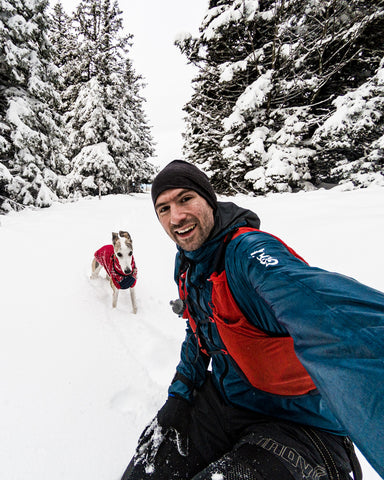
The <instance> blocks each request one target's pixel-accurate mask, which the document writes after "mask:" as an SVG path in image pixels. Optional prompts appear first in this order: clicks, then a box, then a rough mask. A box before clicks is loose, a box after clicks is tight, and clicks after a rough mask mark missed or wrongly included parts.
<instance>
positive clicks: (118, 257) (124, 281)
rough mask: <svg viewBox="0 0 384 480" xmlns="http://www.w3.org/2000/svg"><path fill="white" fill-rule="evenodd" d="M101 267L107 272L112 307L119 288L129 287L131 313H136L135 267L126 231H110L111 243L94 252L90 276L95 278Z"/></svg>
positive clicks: (129, 239)
mask: <svg viewBox="0 0 384 480" xmlns="http://www.w3.org/2000/svg"><path fill="white" fill-rule="evenodd" d="M102 268H104V270H105V271H106V272H107V277H108V278H109V283H110V285H111V288H112V291H113V294H112V308H116V305H117V299H118V297H119V290H121V289H123V290H124V289H127V288H129V291H130V294H131V301H132V309H133V313H136V312H137V305H136V293H135V285H136V278H137V268H136V265H135V259H134V258H133V248H132V239H131V236H130V235H129V233H128V232H124V231H122V230H120V231H119V233H118V234H117V233H116V232H112V245H104V246H103V247H101V248H99V250H97V251H96V252H95V254H94V258H93V260H92V275H91V278H97V277H98V275H99V272H100V270H101V269H102Z"/></svg>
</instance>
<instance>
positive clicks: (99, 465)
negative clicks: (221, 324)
mask: <svg viewBox="0 0 384 480" xmlns="http://www.w3.org/2000/svg"><path fill="white" fill-rule="evenodd" d="M221 200H224V198H223V197H222V198H221ZM231 200H233V201H235V202H236V203H238V204H239V205H241V206H243V207H247V208H251V209H252V210H254V211H256V212H257V213H258V214H259V216H260V217H261V220H262V228H263V230H266V231H270V232H271V233H274V234H275V235H278V236H279V237H281V238H282V239H283V240H284V241H286V242H287V243H288V244H289V245H291V246H292V247H293V248H294V249H295V250H296V251H298V253H300V254H301V255H302V256H303V257H304V258H305V259H306V260H307V261H309V263H310V264H312V265H317V266H319V267H323V268H326V269H329V270H333V271H339V272H342V273H345V274H346V275H350V276H352V277H355V278H357V279H358V280H360V281H362V282H363V283H366V284H368V285H370V286H372V287H374V288H377V289H379V290H384V278H383V275H382V272H383V270H384V257H383V255H382V245H383V244H384V221H383V219H384V201H383V200H384V188H378V187H376V188H375V187H372V188H368V189H364V190H354V191H348V192H341V191H338V190H331V191H325V190H319V191H314V192H307V193H304V192H302V193H297V194H275V195H269V196H266V197H250V196H238V197H236V198H235V199H231ZM120 229H121V230H127V231H128V232H129V233H130V234H131V236H132V238H133V246H134V255H135V261H136V264H137V267H138V281H137V287H136V295H137V302H138V313H137V314H136V315H134V314H133V313H132V310H131V304H130V295H129V292H127V291H122V292H120V295H119V300H118V304H117V308H116V309H112V307H111V302H112V290H111V288H110V286H109V283H108V282H107V281H106V280H105V278H104V276H101V277H99V278H98V279H95V280H91V279H90V273H91V272H90V270H91V261H92V256H93V253H94V251H95V250H97V249H98V248H100V247H101V246H102V245H104V244H107V243H110V242H111V237H112V231H118V230H120ZM0 242H1V245H2V249H1V252H0V264H1V266H2V276H1V280H0V293H1V312H2V315H1V320H0V383H1V391H0V431H1V436H0V478H2V479H7V480H21V479H24V478H31V479H33V480H52V479H54V480H107V479H108V480H118V479H119V478H120V477H121V475H122V472H123V471H124V469H125V467H126V465H127V464H128V462H129V460H130V458H131V456H132V454H133V452H134V449H135V446H136V442H137V439H138V436H139V434H140V433H141V431H142V430H143V428H144V426H145V425H146V424H147V423H149V422H150V421H151V419H152V418H153V416H154V415H155V413H156V411H157V409H158V408H159V407H160V406H161V405H162V404H163V402H164V401H165V399H166V396H167V388H168V384H169V382H170V380H171V379H172V377H173V374H174V370H175V366H176V364H177V363H178V358H179V349H180V345H181V342H182V340H183V338H184V327H185V326H184V322H183V321H181V320H180V319H179V318H178V317H177V316H176V315H175V314H173V313H172V311H171V308H170V305H169V301H170V300H172V299H175V298H176V297H177V289H176V286H175V285H174V283H173V258H174V253H175V246H174V245H173V243H172V242H171V241H170V240H169V238H168V237H167V236H166V234H165V233H164V232H163V230H162V229H161V227H160V225H159V223H158V221H157V219H156V216H155V213H154V211H153V208H152V204H151V200H150V195H149V194H148V193H145V194H135V195H129V196H128V195H126V196H124V195H116V196H106V197H102V199H101V200H99V199H98V198H93V199H82V200H80V201H78V202H76V203H66V204H61V203H54V204H53V205H52V206H51V207H50V208H48V209H42V210H32V209H25V210H24V211H22V212H19V213H16V212H11V213H9V214H8V215H6V216H2V217H1V218H0ZM362 461H363V470H364V473H365V477H364V478H365V480H378V479H379V478H380V477H379V476H378V475H377V474H376V473H375V472H374V471H373V469H372V468H371V467H370V466H369V465H368V464H367V462H366V461H365V460H364V459H362Z"/></svg>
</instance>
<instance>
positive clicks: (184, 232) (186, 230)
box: [175, 223, 197, 237]
mask: <svg viewBox="0 0 384 480" xmlns="http://www.w3.org/2000/svg"><path fill="white" fill-rule="evenodd" d="M196 225H197V224H196V223H195V224H194V225H191V226H190V227H187V228H184V229H182V230H175V233H176V234H177V235H179V236H180V237H184V236H187V235H188V234H189V233H190V232H192V231H193V230H194V229H195V228H196Z"/></svg>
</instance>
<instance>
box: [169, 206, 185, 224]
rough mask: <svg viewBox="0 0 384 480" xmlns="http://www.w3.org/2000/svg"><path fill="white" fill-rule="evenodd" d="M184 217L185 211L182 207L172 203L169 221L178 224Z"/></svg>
mask: <svg viewBox="0 0 384 480" xmlns="http://www.w3.org/2000/svg"><path fill="white" fill-rule="evenodd" d="M185 218H186V213H185V211H184V209H183V207H180V206H178V205H173V206H172V207H171V223H172V224H173V225H179V223H181V222H182V221H183V220H184V219H185Z"/></svg>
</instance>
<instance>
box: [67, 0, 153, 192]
mask: <svg viewBox="0 0 384 480" xmlns="http://www.w3.org/2000/svg"><path fill="white" fill-rule="evenodd" d="M74 21H75V28H76V30H77V32H76V33H77V35H76V36H77V38H78V39H79V41H78V45H77V50H76V53H75V62H74V63H75V68H74V73H73V74H72V83H71V85H70V86H69V87H68V88H67V90H66V95H67V98H71V97H72V105H71V106H70V108H69V110H68V111H67V112H66V118H67V128H68V131H69V155H70V157H71V158H72V159H73V169H72V172H71V173H70V175H69V181H70V188H71V190H72V194H73V195H79V194H80V195H84V194H90V195H96V194H98V193H103V194H107V193H126V192H129V191H132V190H133V185H135V187H136V186H137V185H140V182H142V181H144V180H145V179H147V178H149V177H151V175H152V174H153V173H154V170H153V167H152V166H151V165H150V164H149V163H148V162H147V161H146V158H148V157H149V156H151V155H152V154H153V147H152V138H151V135H150V132H149V127H148V125H147V120H146V118H145V115H144V113H143V109H142V102H143V99H142V98H141V97H140V96H139V95H138V88H139V83H138V82H139V77H137V76H135V75H134V74H133V68H132V65H131V61H130V60H129V58H128V51H129V48H130V46H131V38H132V36H131V35H128V36H124V35H122V33H121V30H122V20H121V11H120V10H119V8H118V4H117V2H110V0H92V1H82V2H80V4H79V6H78V8H77V11H76V14H75V16H74Z"/></svg>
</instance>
